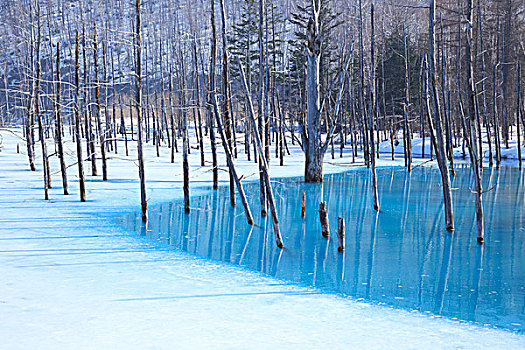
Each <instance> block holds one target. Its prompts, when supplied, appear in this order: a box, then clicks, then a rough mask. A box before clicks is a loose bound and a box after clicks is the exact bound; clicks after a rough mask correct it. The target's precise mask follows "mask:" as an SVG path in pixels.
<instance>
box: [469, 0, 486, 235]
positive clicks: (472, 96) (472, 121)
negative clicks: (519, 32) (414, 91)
mask: <svg viewBox="0 0 525 350" xmlns="http://www.w3.org/2000/svg"><path fill="white" fill-rule="evenodd" d="M467 15H468V24H467V25H468V29H467V47H466V56H467V74H468V83H469V84H468V87H469V98H468V111H469V125H468V127H469V130H468V131H469V137H470V140H469V142H468V143H467V144H468V146H469V153H470V161H471V164H472V171H473V172H474V183H475V187H476V222H477V232H478V237H477V241H478V243H480V244H482V243H483V233H484V232H483V205H482V198H481V196H482V193H483V187H482V185H481V169H480V166H479V155H478V154H477V152H478V148H477V131H476V130H477V124H476V108H477V103H476V86H475V81H474V61H473V58H472V37H473V35H472V25H473V20H474V12H473V8H472V0H467ZM480 141H481V140H480Z"/></svg>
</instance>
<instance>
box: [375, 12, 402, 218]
mask: <svg viewBox="0 0 525 350" xmlns="http://www.w3.org/2000/svg"><path fill="white" fill-rule="evenodd" d="M370 20H371V27H370V28H371V29H370V57H371V58H370V60H371V63H370V110H371V113H370V115H369V122H370V159H371V168H370V171H371V174H372V190H373V196H374V209H375V210H379V200H378V195H377V173H376V152H375V140H374V118H375V116H376V113H377V106H376V100H375V92H376V79H375V75H374V71H375V67H374V63H375V62H374V4H372V6H371V7H370ZM406 124H407V125H408V123H406ZM409 164H410V163H409ZM409 169H410V165H409Z"/></svg>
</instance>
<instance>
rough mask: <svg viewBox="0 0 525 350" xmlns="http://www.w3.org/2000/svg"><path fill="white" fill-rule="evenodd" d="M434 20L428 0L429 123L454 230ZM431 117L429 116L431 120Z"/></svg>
mask: <svg viewBox="0 0 525 350" xmlns="http://www.w3.org/2000/svg"><path fill="white" fill-rule="evenodd" d="M435 20H436V3H435V0H430V11H429V20H428V68H429V72H428V77H429V79H428V83H429V87H428V88H429V90H430V95H431V98H432V112H433V114H434V119H435V123H432V124H434V125H429V127H430V128H431V129H434V126H435V130H434V132H433V134H434V137H435V140H436V145H435V146H436V158H437V161H438V166H439V171H440V172H441V182H442V184H443V201H444V203H445V223H446V228H447V230H448V231H454V218H453V210H452V191H451V188H450V187H451V186H450V173H449V169H448V163H447V157H446V153H445V144H444V140H443V126H442V125H443V124H442V121H441V109H440V107H439V98H438V93H437V87H436V69H435V67H436V53H435V50H434V47H435V43H436V35H435V31H434V25H435ZM431 120H432V118H429V121H431Z"/></svg>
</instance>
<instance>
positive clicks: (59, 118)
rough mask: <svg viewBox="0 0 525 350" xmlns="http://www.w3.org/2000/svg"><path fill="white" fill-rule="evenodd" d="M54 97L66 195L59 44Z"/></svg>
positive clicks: (59, 154) (61, 168)
mask: <svg viewBox="0 0 525 350" xmlns="http://www.w3.org/2000/svg"><path fill="white" fill-rule="evenodd" d="M56 64H57V65H56V70H57V71H56V77H57V78H56V79H57V80H56V97H55V112H56V130H55V132H56V138H57V144H58V152H57V153H58V159H59V161H60V172H61V174H62V187H63V189H64V194H65V195H68V194H69V191H68V187H67V171H66V162H65V160H64V144H63V142H62V116H61V113H60V110H61V108H62V107H61V106H60V94H61V93H62V90H61V84H60V43H57V62H56Z"/></svg>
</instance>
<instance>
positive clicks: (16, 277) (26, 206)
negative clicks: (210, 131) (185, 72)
mask: <svg viewBox="0 0 525 350" xmlns="http://www.w3.org/2000/svg"><path fill="white" fill-rule="evenodd" d="M14 131H15V134H17V135H18V136H15V135H14V134H13V133H11V132H9V131H5V130H0V135H1V136H2V137H3V143H2V145H1V146H0V147H2V150H1V151H0V244H1V248H0V276H1V277H2V282H1V283H2V287H1V288H0V314H1V315H2V317H1V318H0V348H1V349H190V348H191V349H252V348H254V349H259V348H261V349H281V348H284V349H286V348H293V349H306V348H312V349H320V348H331V349H349V348H355V349H373V348H380V349H387V348H397V349H407V348H413V349H423V348H427V349H430V348H432V349H439V348H444V349H456V348H465V349H486V348H490V349H493V348H505V349H520V348H525V337H524V336H522V335H517V334H513V333H510V332H506V331H503V330H495V329H490V328H485V327H480V326H476V325H471V324H466V323H459V322H455V321H452V320H447V319H442V318H437V317H432V316H429V315H423V314H420V313H418V312H409V311H403V310H395V309H391V308H387V307H381V306H376V305H370V304H367V303H365V302H362V301H355V300H352V299H348V298H343V297H340V296H337V295H330V294H323V293H320V292H319V291H318V290H316V289H309V288H305V287H300V286H296V285H292V284H289V283H286V281H282V280H277V279H273V278H270V277H267V276H264V275H262V274H259V273H256V272H252V271H249V270H246V269H243V268H240V267H237V266H232V265H228V264H225V263H220V262H216V261H208V260H205V259H201V258H196V257H193V256H191V255H189V254H187V253H184V252H181V251H177V250H174V249H173V248H170V247H164V246H159V245H157V244H155V243H154V242H152V241H148V240H146V239H143V238H141V237H137V236H136V235H134V234H133V233H129V232H126V231H124V230H123V229H122V228H120V227H119V226H117V225H116V224H115V223H114V222H113V221H112V217H114V216H116V215H119V214H121V213H123V212H129V211H138V210H140V199H139V192H138V189H139V184H138V175H137V171H136V166H135V163H134V162H133V160H134V159H135V144H134V143H130V157H125V156H124V155H123V153H124V152H123V150H124V148H123V145H122V144H121V145H120V146H119V154H118V155H116V156H115V155H114V154H111V159H110V160H109V161H108V173H109V181H107V182H103V181H102V179H101V176H98V177H96V178H94V177H91V176H87V179H88V182H87V184H86V185H87V190H88V192H87V199H88V202H87V203H80V202H79V201H78V182H77V181H76V177H75V174H76V167H75V166H72V167H70V168H69V169H68V171H69V181H70V192H71V195H69V196H64V195H62V189H61V181H60V175H59V173H58V162H57V160H56V157H54V158H52V167H53V172H54V173H55V175H54V176H53V185H54V188H53V189H51V190H50V200H49V201H44V199H43V189H42V188H43V181H42V173H41V165H40V160H39V161H38V162H37V167H38V171H37V172H31V171H30V170H29V169H28V166H27V157H26V156H25V154H17V153H16V148H17V147H16V144H17V143H19V144H20V151H21V152H23V151H24V149H25V148H24V144H23V142H22V140H21V139H19V135H20V130H14ZM49 146H50V149H51V148H52V145H51V144H50V145H49ZM67 148H68V149H69V150H70V151H71V154H72V148H73V144H72V143H70V142H69V143H68V145H67ZM206 148H208V145H206ZM219 149H220V147H219ZM36 150H37V154H38V155H39V147H36ZM291 151H292V152H293V156H292V157H289V156H288V157H286V158H285V164H286V165H285V166H284V167H279V166H278V163H277V161H275V160H273V161H272V164H271V167H272V168H271V174H272V175H273V176H300V175H302V173H303V165H302V162H303V157H302V155H301V153H300V150H299V149H298V148H297V147H295V148H291ZM345 152H346V151H345ZM50 153H52V152H51V151H50ZM221 154H222V152H221ZM336 154H338V153H336ZM382 158H386V157H382ZM39 159H40V157H39ZM146 159H147V162H146V178H147V188H148V198H149V203H150V204H153V203H160V202H165V201H169V200H175V199H179V198H181V197H182V188H181V187H182V166H181V155H180V153H179V154H177V159H176V163H175V164H171V163H169V151H168V150H167V149H166V148H164V149H161V157H160V158H157V157H156V156H155V149H154V148H153V147H152V146H151V145H148V146H146ZM190 159H191V164H192V166H191V192H192V194H196V193H202V191H204V189H199V187H200V186H205V185H209V182H210V181H211V170H210V168H209V166H206V167H200V166H199V165H198V162H199V153H198V151H197V150H192V154H191V158H190ZM206 159H207V160H210V159H211V157H210V155H209V154H207V158H206ZM350 161H351V157H349V156H348V155H347V156H345V157H344V158H342V159H340V158H339V157H338V155H336V159H335V160H332V159H331V158H330V155H329V154H328V155H327V157H326V168H325V170H326V172H327V173H328V172H336V171H343V170H347V169H349V168H351V167H352V164H351V163H350ZM419 161H420V160H419V159H416V160H415V163H417V162H419ZM68 162H69V163H72V162H73V159H72V158H71V159H69V160H68ZM382 162H383V163H380V164H383V165H391V164H398V165H400V164H401V162H402V160H401V159H400V160H396V161H394V162H387V161H386V160H382ZM85 164H86V166H87V167H86V175H88V174H90V169H89V165H88V163H87V162H86V163H85ZM220 164H221V165H224V159H223V158H222V156H221V158H220ZM237 165H238V170H239V172H240V173H241V174H244V176H245V180H244V181H251V180H257V178H258V174H257V168H256V164H255V163H253V162H248V161H246V160H245V157H244V155H241V157H240V159H239V161H238V162H237ZM99 166H100V164H99ZM223 169H225V168H224V167H223ZM99 173H100V169H99ZM220 174H221V175H220V176H221V178H220V179H221V182H223V183H226V180H227V176H226V172H224V171H221V172H220ZM253 212H254V213H256V212H257V210H255V208H254V210H253ZM285 243H286V242H285ZM283 254H286V251H284V252H283Z"/></svg>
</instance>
